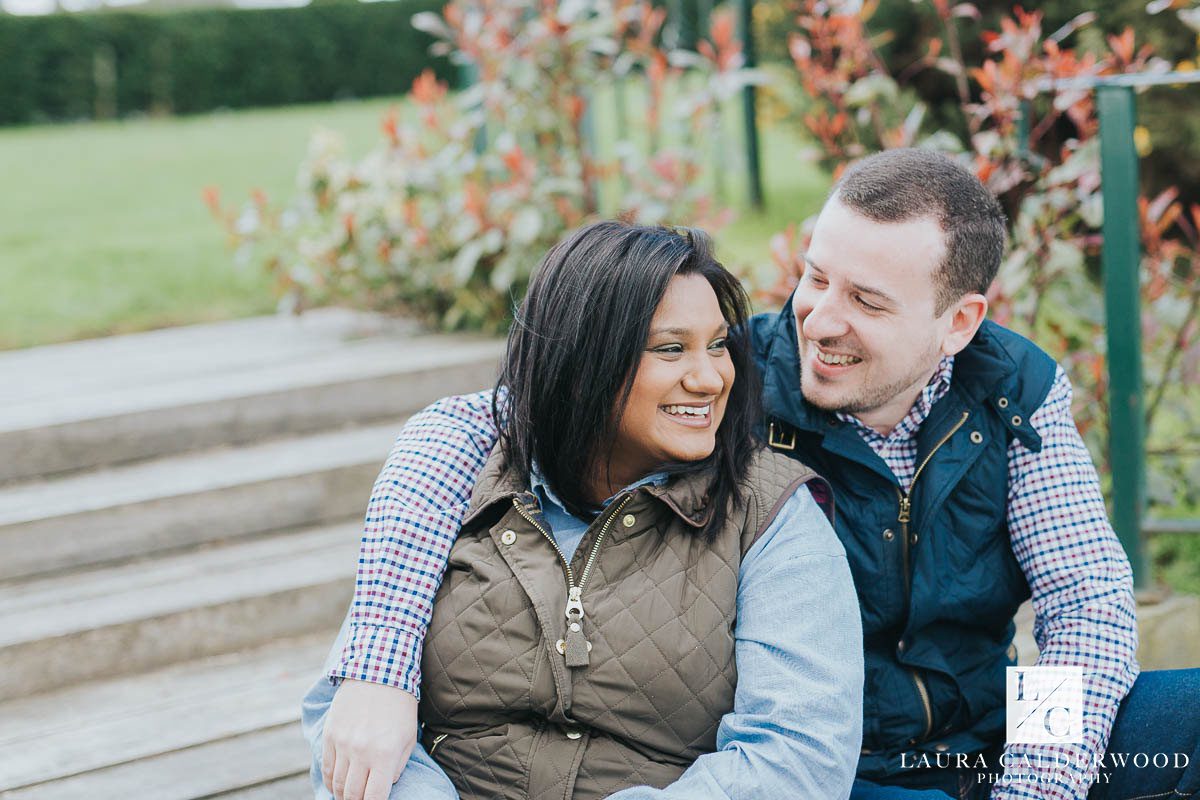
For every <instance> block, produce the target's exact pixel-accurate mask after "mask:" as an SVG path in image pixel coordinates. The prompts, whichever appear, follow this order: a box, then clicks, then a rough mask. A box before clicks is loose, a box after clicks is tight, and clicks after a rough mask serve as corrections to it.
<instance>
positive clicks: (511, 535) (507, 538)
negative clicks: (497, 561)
mask: <svg viewBox="0 0 1200 800" xmlns="http://www.w3.org/2000/svg"><path fill="white" fill-rule="evenodd" d="M516 540H517V533H516V531H514V530H512V529H509V530H506V531H505V532H504V533H502V534H500V542H501V543H502V544H512V543H513V542H515V541H516Z"/></svg>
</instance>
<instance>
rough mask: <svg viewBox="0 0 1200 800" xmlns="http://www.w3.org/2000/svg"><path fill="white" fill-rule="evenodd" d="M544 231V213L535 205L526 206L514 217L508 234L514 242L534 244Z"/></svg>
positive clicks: (523, 244)
mask: <svg viewBox="0 0 1200 800" xmlns="http://www.w3.org/2000/svg"><path fill="white" fill-rule="evenodd" d="M541 232H542V214H541V212H540V211H538V210H537V209H536V208H534V207H533V206H525V207H524V208H522V209H521V210H520V211H518V212H517V214H516V216H514V217H513V221H512V224H511V225H510V226H509V227H508V236H509V239H511V240H512V242H513V243H514V244H517V245H521V246H525V245H529V244H532V243H533V242H534V240H536V239H537V237H538V234H539V233H541Z"/></svg>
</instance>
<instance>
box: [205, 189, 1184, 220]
mask: <svg viewBox="0 0 1200 800" xmlns="http://www.w3.org/2000/svg"><path fill="white" fill-rule="evenodd" d="M200 197H201V198H202V199H203V200H204V205H206V206H208V210H209V211H211V212H212V213H213V214H219V213H220V211H221V190H220V189H218V188H217V187H216V186H205V187H204V188H203V189H201V190H200ZM1197 210H1198V209H1197V208H1196V207H1195V206H1193V207H1192V213H1196V212H1197Z"/></svg>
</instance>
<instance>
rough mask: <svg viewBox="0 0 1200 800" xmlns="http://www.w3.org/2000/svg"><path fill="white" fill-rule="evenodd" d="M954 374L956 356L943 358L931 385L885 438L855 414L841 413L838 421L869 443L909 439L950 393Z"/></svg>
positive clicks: (928, 384)
mask: <svg viewBox="0 0 1200 800" xmlns="http://www.w3.org/2000/svg"><path fill="white" fill-rule="evenodd" d="M953 374H954V356H942V360H941V361H939V362H938V366H937V369H936V370H934V373H933V377H931V378H930V379H929V383H927V384H925V388H924V389H922V390H921V393H920V394H919V395H917V399H916V401H915V402H914V403H913V405H912V408H910V409H909V411H908V414H906V415H905V417H904V419H902V420H900V422H899V424H897V425H896V427H894V428H892V431H891V433H889V434H888V435H887V436H883V435H881V434H880V433H879V431H877V430H875V429H874V428H872V427H871V426H869V425H867V424H865V423H864V422H863V421H862V420H860V419H859V418H858V417H856V416H854V415H853V414H843V413H839V414H838V415H837V417H838V419H840V420H842V421H843V422H846V423H849V424H850V425H853V426H855V428H856V429H857V430H858V432H859V434H860V435H862V437H863V438H865V439H866V440H867V441H869V442H870V441H879V442H883V441H889V440H902V439H909V438H912V437H913V436H915V435H916V433H917V430H918V429H919V428H920V427H921V423H923V422H924V421H925V418H926V417H928V416H929V412H930V411H931V410H932V409H933V404H934V403H936V402H937V401H938V400H940V399H942V397H943V396H944V395H945V394H946V392H948V391H950V378H951V376H952V375H953Z"/></svg>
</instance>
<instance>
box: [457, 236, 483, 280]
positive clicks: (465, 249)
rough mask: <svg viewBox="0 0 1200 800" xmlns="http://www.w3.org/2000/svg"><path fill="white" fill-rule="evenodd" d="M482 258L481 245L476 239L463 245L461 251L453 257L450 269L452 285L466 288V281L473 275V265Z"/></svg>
mask: <svg viewBox="0 0 1200 800" xmlns="http://www.w3.org/2000/svg"><path fill="white" fill-rule="evenodd" d="M482 257H483V243H482V242H481V241H479V240H478V239H473V240H472V241H469V242H467V243H466V244H465V245H463V246H462V249H461V250H459V251H458V253H457V254H456V255H455V256H454V266H453V267H452V271H453V274H454V283H455V284H456V285H458V286H466V285H467V281H469V280H471V276H472V275H474V274H475V265H476V264H478V263H479V259H480V258H482Z"/></svg>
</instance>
